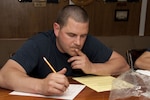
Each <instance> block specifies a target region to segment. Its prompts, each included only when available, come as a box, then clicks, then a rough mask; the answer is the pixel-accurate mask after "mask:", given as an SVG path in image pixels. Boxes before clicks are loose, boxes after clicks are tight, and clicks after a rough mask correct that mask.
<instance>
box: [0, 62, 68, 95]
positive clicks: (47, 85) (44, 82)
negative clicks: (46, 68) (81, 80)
mask: <svg viewBox="0 0 150 100" xmlns="http://www.w3.org/2000/svg"><path fill="white" fill-rule="evenodd" d="M65 72H66V69H62V70H61V71H59V72H57V73H51V74H49V75H48V76H47V77H46V78H44V79H38V78H33V77H29V76H28V75H27V74H26V71H25V70H24V69H23V67H22V66H21V65H20V64H18V63H17V62H16V61H14V60H11V59H10V60H8V61H7V63H6V64H5V65H4V66H3V68H2V69H1V70H0V87H2V88H7V89H11V90H16V91H23V92H30V93H38V94H44V95H61V94H63V92H64V91H65V90H66V89H67V87H68V86H69V82H68V79H67V77H66V76H65V75H64V74H65Z"/></svg>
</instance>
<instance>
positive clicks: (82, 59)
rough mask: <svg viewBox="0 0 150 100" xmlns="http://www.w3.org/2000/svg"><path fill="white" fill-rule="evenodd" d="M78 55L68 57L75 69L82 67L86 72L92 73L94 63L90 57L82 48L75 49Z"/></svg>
mask: <svg viewBox="0 0 150 100" xmlns="http://www.w3.org/2000/svg"><path fill="white" fill-rule="evenodd" d="M75 52H76V53H77V56H73V57H71V58H69V59H68V62H69V63H71V66H72V68H73V69H81V70H82V71H83V72H84V73H86V74H90V72H91V68H92V63H91V62H90V61H89V59H88V57H87V56H86V55H85V54H84V53H83V52H82V51H80V50H78V49H75Z"/></svg>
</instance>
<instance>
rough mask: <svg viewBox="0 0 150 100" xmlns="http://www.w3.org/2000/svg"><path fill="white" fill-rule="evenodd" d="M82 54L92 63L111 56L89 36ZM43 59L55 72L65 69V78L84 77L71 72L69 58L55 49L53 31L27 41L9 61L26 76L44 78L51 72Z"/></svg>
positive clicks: (105, 47) (100, 44)
mask: <svg viewBox="0 0 150 100" xmlns="http://www.w3.org/2000/svg"><path fill="white" fill-rule="evenodd" d="M82 52H83V53H84V54H86V55H87V57H88V58H89V60H90V61H91V62H93V63H104V62H106V61H108V60H109V58H110V56H111V54H112V50H111V49H110V48H108V47H107V46H105V45H104V44H102V43H101V42H100V41H99V40H97V39H96V38H95V37H93V36H91V35H88V36H87V39H86V41H85V44H84V46H83V48H82ZM43 57H46V58H47V60H48V61H49V62H50V63H51V65H52V66H53V67H54V69H55V70H56V71H59V70H61V69H62V68H64V67H66V68H67V73H66V74H65V75H66V76H82V75H85V74H84V73H83V72H82V71H81V70H73V69H72V68H71V64H70V63H68V62H67V60H68V59H69V58H70V56H69V55H68V54H66V53H61V52H60V51H59V50H58V49H57V47H56V37H55V34H54V32H53V31H48V32H42V33H39V34H37V35H35V36H33V37H32V38H30V39H28V40H27V41H26V42H25V43H24V44H23V46H22V47H21V48H20V49H18V51H17V52H16V53H15V55H14V56H13V57H12V58H11V59H13V60H15V61H16V62H18V63H19V64H20V65H21V66H23V68H24V69H25V71H26V72H27V74H28V75H30V76H32V77H37V78H44V77H46V76H47V75H48V74H49V73H51V72H52V71H51V69H50V68H49V66H48V65H47V64H46V63H45V61H44V60H43Z"/></svg>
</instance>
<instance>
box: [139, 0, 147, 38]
mask: <svg viewBox="0 0 150 100" xmlns="http://www.w3.org/2000/svg"><path fill="white" fill-rule="evenodd" d="M146 10H147V0H142V5H141V15H140V25H139V36H144V32H145V21H146Z"/></svg>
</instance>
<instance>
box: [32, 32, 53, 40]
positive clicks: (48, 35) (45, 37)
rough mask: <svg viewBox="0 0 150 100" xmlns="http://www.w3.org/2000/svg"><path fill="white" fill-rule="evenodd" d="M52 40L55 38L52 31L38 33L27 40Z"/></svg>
mask: <svg viewBox="0 0 150 100" xmlns="http://www.w3.org/2000/svg"><path fill="white" fill-rule="evenodd" d="M54 38H55V35H54V31H53V30H50V31H47V32H38V33H37V34H36V35H34V36H32V37H31V38H29V40H33V41H39V42H42V41H47V40H52V39H54Z"/></svg>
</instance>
